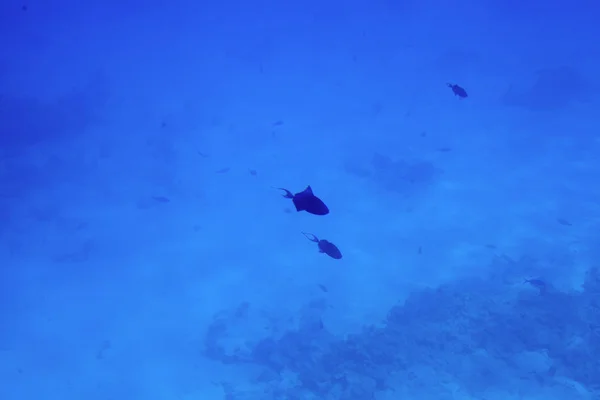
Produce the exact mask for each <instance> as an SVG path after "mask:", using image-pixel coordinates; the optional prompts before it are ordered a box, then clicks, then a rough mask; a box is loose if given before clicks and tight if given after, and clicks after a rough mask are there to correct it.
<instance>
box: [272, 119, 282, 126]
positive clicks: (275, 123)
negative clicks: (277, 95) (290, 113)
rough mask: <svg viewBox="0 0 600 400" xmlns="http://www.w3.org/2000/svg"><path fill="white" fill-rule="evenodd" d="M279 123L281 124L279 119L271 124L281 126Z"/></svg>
mask: <svg viewBox="0 0 600 400" xmlns="http://www.w3.org/2000/svg"><path fill="white" fill-rule="evenodd" d="M281 125H283V121H281V120H278V121H275V122H273V126H281Z"/></svg>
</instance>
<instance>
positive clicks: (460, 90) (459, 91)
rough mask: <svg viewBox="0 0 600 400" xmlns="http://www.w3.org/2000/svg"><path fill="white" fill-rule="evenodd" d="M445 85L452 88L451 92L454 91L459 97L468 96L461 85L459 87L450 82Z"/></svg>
mask: <svg viewBox="0 0 600 400" xmlns="http://www.w3.org/2000/svg"><path fill="white" fill-rule="evenodd" d="M446 85H448V87H449V88H450V89H452V93H454V95H455V96H458V97H460V98H461V99H465V98H467V97H468V95H467V91H466V90H465V89H463V88H462V87H460V86H458V85H454V84H452V83H447V84H446Z"/></svg>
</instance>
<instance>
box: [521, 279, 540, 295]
mask: <svg viewBox="0 0 600 400" xmlns="http://www.w3.org/2000/svg"><path fill="white" fill-rule="evenodd" d="M523 283H529V284H530V285H531V286H533V287H534V288H536V289H538V290H539V291H540V293H544V292H546V282H544V281H543V280H541V279H536V278H533V279H525V280H524V281H523Z"/></svg>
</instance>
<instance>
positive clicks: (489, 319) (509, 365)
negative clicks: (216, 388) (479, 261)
mask: <svg viewBox="0 0 600 400" xmlns="http://www.w3.org/2000/svg"><path fill="white" fill-rule="evenodd" d="M504 262H505V267H506V269H510V267H511V265H512V264H511V263H510V262H509V261H504ZM499 263H500V262H499V261H498V260H495V261H494V265H495V267H498V265H499ZM548 286H549V287H548V290H545V291H539V290H537V289H536V288H535V287H534V286H532V285H530V284H528V283H527V282H525V283H522V284H518V285H514V284H507V282H506V277H503V279H499V277H498V276H496V277H494V278H492V279H487V280H486V279H470V280H463V281H459V282H455V283H452V284H448V285H445V286H442V287H439V288H435V289H425V290H421V291H419V292H415V293H413V294H411V295H410V296H409V297H408V298H407V300H406V301H405V302H404V303H403V304H398V305H396V306H394V307H392V308H391V309H390V310H389V312H388V313H387V317H386V318H385V320H384V321H383V323H382V324H381V325H378V326H365V327H364V328H363V330H362V331H361V332H356V333H352V334H348V335H346V336H336V335H334V334H332V333H331V332H329V331H328V329H327V324H326V323H325V322H324V321H323V320H322V318H323V311H324V307H323V304H321V303H322V301H321V303H319V302H317V303H313V304H309V305H307V306H306V307H304V308H303V310H302V312H301V314H300V320H299V322H298V323H297V324H295V326H293V327H290V328H288V329H286V330H283V331H282V332H280V333H276V332H273V333H272V335H271V336H269V337H264V338H261V339H259V340H255V341H252V340H250V339H248V341H246V342H245V343H243V344H242V345H235V346H231V345H229V346H228V345H227V344H226V343H227V342H228V337H229V335H230V334H231V330H232V329H233V327H234V326H235V325H236V324H237V323H239V322H240V317H239V313H235V312H233V313H224V314H223V313H222V314H220V315H219V316H217V317H215V319H214V321H213V323H212V325H211V326H210V327H209V329H208V331H207V333H206V336H205V342H204V344H205V350H204V351H205V355H206V356H207V357H209V358H211V359H213V360H216V361H219V362H224V363H235V364H241V365H251V366H253V367H257V368H259V370H260V372H259V373H258V374H256V375H255V379H254V382H255V383H259V384H260V385H262V386H263V389H264V391H262V394H261V396H260V398H263V399H267V398H273V399H280V398H281V399H283V398H286V399H300V398H302V399H313V398H314V399H317V398H318V399H340V400H346V399H347V400H350V399H374V398H379V397H377V396H378V394H381V393H383V392H391V393H394V392H398V393H399V392H403V393H404V392H405V391H406V388H411V387H412V388H413V389H418V388H419V387H423V388H425V387H427V388H428V389H427V390H432V388H433V387H436V386H437V387H439V388H440V390H442V389H443V390H450V389H448V388H449V387H450V386H451V385H452V384H451V383H452V382H458V383H459V385H460V387H461V390H464V391H467V392H468V393H471V394H473V395H474V396H483V395H484V394H485V393H486V391H488V390H493V389H494V388H499V387H506V385H507V384H510V382H511V381H514V382H515V383H516V384H518V385H520V387H523V388H525V389H523V390H527V389H526V388H527V387H529V388H530V389H531V390H534V389H533V388H534V387H536V386H540V385H545V386H556V387H557V388H559V387H563V386H565V385H566V386H569V385H570V386H571V389H569V390H575V389H572V388H573V387H578V388H579V389H578V390H579V391H582V390H583V391H590V393H591V392H592V391H595V390H597V389H600V388H599V387H598V384H599V382H600V360H599V359H598V358H597V357H595V356H594V354H596V355H597V354H600V270H599V269H597V268H594V269H590V270H589V271H588V273H587V276H586V279H585V284H584V285H583V287H582V290H581V291H576V292H572V293H566V292H561V291H558V290H555V289H554V288H553V287H552V286H551V285H548ZM246 306H247V305H246ZM245 317H246V316H244V317H243V318H245ZM243 318H242V319H243ZM228 387H229V391H228V392H227V393H228V394H227V397H226V398H229V399H245V398H255V397H252V396H250V395H248V393H245V394H244V392H236V391H235V390H233V389H232V388H231V387H230V386H228ZM557 390H558V389H557ZM565 390H567V389H565Z"/></svg>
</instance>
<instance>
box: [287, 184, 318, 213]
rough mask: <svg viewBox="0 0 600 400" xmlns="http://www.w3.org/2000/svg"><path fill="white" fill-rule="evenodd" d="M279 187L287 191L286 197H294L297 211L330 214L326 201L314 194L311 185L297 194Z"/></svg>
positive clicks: (293, 200)
mask: <svg viewBox="0 0 600 400" xmlns="http://www.w3.org/2000/svg"><path fill="white" fill-rule="evenodd" d="M277 189H279V190H283V191H284V192H285V194H284V195H283V197H285V198H286V199H292V202H293V203H294V206H295V207H296V211H306V212H307V213H310V214H314V215H327V214H329V208H327V206H326V205H325V203H323V200H321V199H320V198H318V197H317V196H315V195H314V194H313V191H312V189H311V187H310V186H307V187H306V189H304V190H303V191H302V192H300V193H296V194H292V192H290V191H289V190H287V189H284V188H277Z"/></svg>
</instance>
